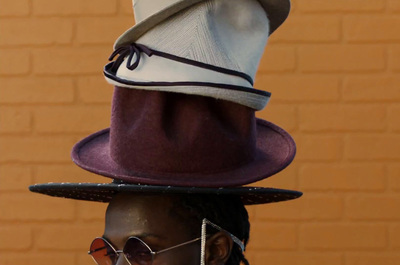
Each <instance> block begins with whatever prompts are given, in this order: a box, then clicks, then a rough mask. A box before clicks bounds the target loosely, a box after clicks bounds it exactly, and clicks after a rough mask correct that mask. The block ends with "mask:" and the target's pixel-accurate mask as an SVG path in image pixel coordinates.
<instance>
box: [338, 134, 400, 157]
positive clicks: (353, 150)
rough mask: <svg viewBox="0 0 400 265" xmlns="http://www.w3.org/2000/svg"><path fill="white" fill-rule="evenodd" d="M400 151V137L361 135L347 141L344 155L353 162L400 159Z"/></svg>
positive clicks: (350, 137)
mask: <svg viewBox="0 0 400 265" xmlns="http://www.w3.org/2000/svg"><path fill="white" fill-rule="evenodd" d="M399 150H400V136H399V135H391V134H388V135H386V134H379V135H359V136H349V137H348V138H347V139H346V143H345V152H344V154H345V157H346V158H347V159H352V160H366V159H368V160H377V159H379V160H384V159H399V158H400V152H399Z"/></svg>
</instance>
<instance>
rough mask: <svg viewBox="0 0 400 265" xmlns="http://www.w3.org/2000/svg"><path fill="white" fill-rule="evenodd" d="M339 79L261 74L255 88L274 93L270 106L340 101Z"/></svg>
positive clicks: (319, 76) (317, 76) (318, 76)
mask: <svg viewBox="0 0 400 265" xmlns="http://www.w3.org/2000/svg"><path fill="white" fill-rule="evenodd" d="M339 81H340V80H339V78H337V77H332V76H321V75H320V74H318V75H295V74H288V75H287V76H286V75H285V76H282V75H270V74H259V75H258V76H257V79H256V83H255V87H257V88H258V89H262V90H267V91H269V92H271V93H272V96H271V101H270V105H269V106H268V108H269V107H270V106H272V105H273V104H275V103H278V102H285V103H286V102H290V103H291V102H315V101H318V102H329V101H337V100H338V99H339V87H340V82H339Z"/></svg>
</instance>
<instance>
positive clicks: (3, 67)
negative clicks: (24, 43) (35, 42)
mask: <svg viewBox="0 0 400 265" xmlns="http://www.w3.org/2000/svg"><path fill="white" fill-rule="evenodd" d="M30 62H31V60H30V55H29V51H28V50H27V49H22V48H21V49H18V50H17V49H0V76H1V75H8V76H10V75H23V74H27V73H29V72H30Z"/></svg>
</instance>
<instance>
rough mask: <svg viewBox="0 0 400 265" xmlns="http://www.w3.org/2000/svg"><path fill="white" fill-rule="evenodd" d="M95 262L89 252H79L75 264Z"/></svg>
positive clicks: (82, 264) (85, 264)
mask: <svg viewBox="0 0 400 265" xmlns="http://www.w3.org/2000/svg"><path fill="white" fill-rule="evenodd" d="M92 263H93V259H92V257H91V256H90V255H88V254H79V255H77V259H76V262H75V263H73V264H76V265H88V264H92Z"/></svg>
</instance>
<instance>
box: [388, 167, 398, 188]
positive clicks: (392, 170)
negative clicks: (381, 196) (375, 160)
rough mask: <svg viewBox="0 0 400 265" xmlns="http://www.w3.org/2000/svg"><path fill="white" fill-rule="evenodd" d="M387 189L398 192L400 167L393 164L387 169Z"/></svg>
mask: <svg viewBox="0 0 400 265" xmlns="http://www.w3.org/2000/svg"><path fill="white" fill-rule="evenodd" d="M388 175H389V187H391V188H392V189H393V190H395V191H400V178H399V176H400V165H398V164H395V165H391V166H389V167H388Z"/></svg>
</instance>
